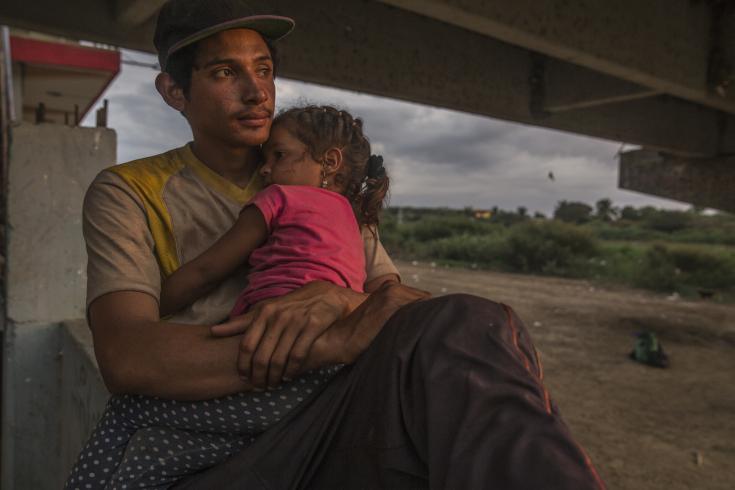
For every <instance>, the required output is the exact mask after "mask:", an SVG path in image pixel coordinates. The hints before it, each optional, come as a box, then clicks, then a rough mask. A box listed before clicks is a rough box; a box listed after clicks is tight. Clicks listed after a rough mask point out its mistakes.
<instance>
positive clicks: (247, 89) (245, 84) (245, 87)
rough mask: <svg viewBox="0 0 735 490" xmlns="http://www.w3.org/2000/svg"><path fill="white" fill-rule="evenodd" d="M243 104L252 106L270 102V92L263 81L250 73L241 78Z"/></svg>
mask: <svg viewBox="0 0 735 490" xmlns="http://www.w3.org/2000/svg"><path fill="white" fill-rule="evenodd" d="M240 80H241V81H242V82H241V85H242V87H241V91H242V92H241V93H242V100H243V102H246V103H250V104H261V103H263V102H265V101H266V100H268V92H267V91H266V90H265V87H264V85H263V83H264V82H263V81H262V80H260V79H258V78H257V77H256V76H255V74H253V73H249V74H247V75H245V76H243V77H241V78H240Z"/></svg>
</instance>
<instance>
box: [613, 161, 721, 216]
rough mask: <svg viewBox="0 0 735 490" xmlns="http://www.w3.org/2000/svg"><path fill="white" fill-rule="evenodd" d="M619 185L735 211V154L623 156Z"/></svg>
mask: <svg viewBox="0 0 735 490" xmlns="http://www.w3.org/2000/svg"><path fill="white" fill-rule="evenodd" d="M619 178H620V180H619V187H620V188H621V189H627V190H631V191H637V192H642V193H644V194H652V195H654V196H660V197H665V198H668V199H674V200H677V201H683V202H687V203H691V204H694V205H696V206H701V207H708V208H714V209H720V210H722V211H729V212H731V213H735V156H728V157H718V158H710V159H688V158H681V157H673V156H669V155H664V154H661V153H658V152H656V151H651V150H634V151H628V152H625V153H622V154H621V155H620V174H619Z"/></svg>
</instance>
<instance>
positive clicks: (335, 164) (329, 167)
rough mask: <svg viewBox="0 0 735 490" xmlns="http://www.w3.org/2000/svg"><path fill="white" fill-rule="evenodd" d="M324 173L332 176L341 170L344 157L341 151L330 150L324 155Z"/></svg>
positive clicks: (336, 149)
mask: <svg viewBox="0 0 735 490" xmlns="http://www.w3.org/2000/svg"><path fill="white" fill-rule="evenodd" d="M323 163H324V173H325V174H326V175H334V174H336V173H337V172H338V171H339V170H340V169H341V168H342V165H343V163H344V156H343V155H342V150H340V149H339V148H330V149H329V150H327V152H326V153H325V154H324V162H323Z"/></svg>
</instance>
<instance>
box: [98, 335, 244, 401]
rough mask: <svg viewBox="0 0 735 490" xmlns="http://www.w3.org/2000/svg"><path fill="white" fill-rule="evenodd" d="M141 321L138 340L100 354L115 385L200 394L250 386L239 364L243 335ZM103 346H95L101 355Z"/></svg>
mask: <svg viewBox="0 0 735 490" xmlns="http://www.w3.org/2000/svg"><path fill="white" fill-rule="evenodd" d="M141 327H142V328H140V329H136V330H138V332H137V338H136V340H135V342H132V343H128V345H127V346H126V347H122V346H121V348H120V349H116V350H118V352H116V353H112V354H108V355H107V356H106V357H109V359H106V361H107V362H103V359H99V361H100V367H101V370H102V374H103V377H104V379H105V381H106V383H107V384H108V388H109V389H110V390H111V391H113V392H116V393H119V394H123V393H124V394H136V395H150V396H158V397H161V398H172V399H177V400H201V399H208V398H216V397H220V396H225V395H228V394H231V393H236V392H239V391H246V390H248V389H249V388H250V385H248V384H246V383H244V382H243V381H242V380H241V379H240V378H239V376H238V373H237V369H236V359H237V351H238V347H239V340H240V339H239V337H229V338H214V337H212V336H211V334H210V333H209V327H204V326H200V325H183V324H173V323H165V322H152V323H151V324H147V325H141ZM121 340H122V339H121ZM122 343H123V342H121V344H122ZM103 350H104V349H102V348H96V351H97V352H98V358H99V357H101V351H103ZM103 366H107V367H103Z"/></svg>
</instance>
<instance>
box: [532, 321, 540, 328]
mask: <svg viewBox="0 0 735 490" xmlns="http://www.w3.org/2000/svg"><path fill="white" fill-rule="evenodd" d="M533 326H534V327H540V326H541V322H533Z"/></svg>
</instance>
